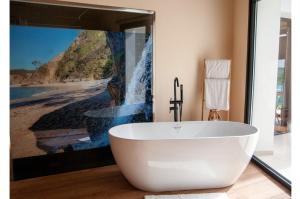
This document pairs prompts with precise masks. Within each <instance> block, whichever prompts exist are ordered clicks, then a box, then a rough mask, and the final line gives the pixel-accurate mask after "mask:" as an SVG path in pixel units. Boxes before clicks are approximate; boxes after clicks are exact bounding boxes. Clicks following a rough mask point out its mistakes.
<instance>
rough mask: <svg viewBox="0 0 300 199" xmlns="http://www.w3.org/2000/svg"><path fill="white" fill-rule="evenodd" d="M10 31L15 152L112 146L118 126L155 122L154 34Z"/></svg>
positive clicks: (30, 153)
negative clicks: (111, 136)
mask: <svg viewBox="0 0 300 199" xmlns="http://www.w3.org/2000/svg"><path fill="white" fill-rule="evenodd" d="M10 31H11V35H10V46H11V47H10V122H11V125H10V137H11V158H12V159H16V158H23V157H30V156H37V155H45V154H52V153H60V152H66V151H77V150H86V149H92V148H99V147H105V146H108V145H109V140H108V129H109V128H110V127H112V126H115V125H118V124H124V123H130V122H149V121H152V93H151V90H152V36H151V34H149V33H146V32H141V31H140V32H138V31H137V32H135V31H129V32H126V31H124V32H109V31H98V30H80V29H69V28H48V27H34V26H21V25H12V26H11V28H10ZM133 51H134V53H132V52H133Z"/></svg>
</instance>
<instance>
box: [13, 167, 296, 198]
mask: <svg viewBox="0 0 300 199" xmlns="http://www.w3.org/2000/svg"><path fill="white" fill-rule="evenodd" d="M208 192H226V193H227V194H228V197H229V198H230V199H252V198H253V199H286V198H291V197H290V192H289V191H288V190H286V189H285V188H284V187H282V186H281V185H280V184H279V183H277V182H276V181H274V180H273V179H272V178H271V177H269V176H268V175H267V174H265V173H264V172H263V171H262V170H261V169H260V168H258V167H257V166H255V165H254V164H252V163H251V164H249V166H248V167H247V169H246V170H245V172H244V173H243V174H242V176H241V177H240V178H239V180H238V182H237V183H235V184H234V185H233V186H230V187H226V188H222V189H207V190H192V191H191V190H190V191H180V192H163V193H159V194H176V193H208ZM147 194H158V193H150V192H144V191H140V190H138V189H135V188H134V187H132V186H131V185H130V184H129V183H128V182H127V181H126V180H125V178H124V177H123V176H122V174H121V173H120V171H119V169H118V167H117V166H116V165H112V166H106V167H100V168H94V169H87V170H81V171H75V172H69V173H63V174H58V175H52V176H45V177H39V178H33V179H27V180H21V181H16V182H11V199H23V198H26V199H27V198H29V199H72V198H74V199H75V198H76V199H82V198H97V199H102V198H103V199H119V198H121V199H122V198H124V199H127V198H128V199H142V198H144V195H147Z"/></svg>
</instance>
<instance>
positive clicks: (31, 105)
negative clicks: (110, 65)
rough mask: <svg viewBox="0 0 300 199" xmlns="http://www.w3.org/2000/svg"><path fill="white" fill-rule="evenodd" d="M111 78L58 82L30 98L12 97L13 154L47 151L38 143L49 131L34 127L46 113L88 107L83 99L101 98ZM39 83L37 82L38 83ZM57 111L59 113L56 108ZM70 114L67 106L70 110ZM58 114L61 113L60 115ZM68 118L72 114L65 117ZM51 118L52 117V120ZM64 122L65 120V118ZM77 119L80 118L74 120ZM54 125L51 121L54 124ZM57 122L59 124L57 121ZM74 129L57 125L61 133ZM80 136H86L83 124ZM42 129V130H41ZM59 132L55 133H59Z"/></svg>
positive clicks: (32, 154) (17, 155) (29, 154)
mask: <svg viewBox="0 0 300 199" xmlns="http://www.w3.org/2000/svg"><path fill="white" fill-rule="evenodd" d="M108 81H109V79H103V80H97V81H81V82H69V83H54V84H48V85H38V86H47V88H50V90H49V91H47V92H42V93H39V94H36V95H34V96H32V97H30V98H22V99H17V100H11V102H10V106H11V108H10V124H11V125H10V132H11V134H10V139H11V148H12V149H13V150H11V157H12V158H21V157H28V156H36V155H43V154H46V152H45V151H44V150H41V149H40V148H39V147H37V139H38V138H39V136H38V134H42V136H43V134H46V133H44V132H46V131H44V132H43V131H34V130H31V129H30V128H31V127H32V126H33V125H34V124H35V123H36V122H37V121H38V120H39V119H40V118H41V117H42V116H44V115H46V114H49V113H54V114H53V115H52V116H51V117H52V118H53V119H55V117H56V115H55V114H64V110H63V109H64V107H67V106H72V108H73V109H74V110H76V109H77V110H78V111H80V110H81V111H84V110H82V109H84V107H81V104H80V102H83V101H87V100H89V99H93V98H95V99H97V96H101V94H103V92H104V91H105V89H106V85H107V82H108ZM35 86H37V85H35ZM60 110H61V111H60ZM55 111H56V112H57V113H56V112H55ZM65 114H67V109H66V113H65ZM57 117H60V116H59V115H57ZM65 119H66V121H65V122H68V121H67V120H70V119H71V118H68V117H65ZM49 122H51V121H49ZM62 122H64V121H62ZM74 122H76V121H74ZM50 125H51V124H50ZM53 125H54V126H55V124H53ZM71 130H72V129H68V128H64V129H57V130H56V132H57V134H59V133H62V134H65V133H66V132H68V131H69V132H70V131H71ZM78 131H80V135H79V137H78V136H77V137H76V139H79V138H80V136H81V137H85V136H86V135H87V134H86V130H85V129H84V128H79V129H78ZM37 132H38V133H37ZM57 134H56V135H55V136H57Z"/></svg>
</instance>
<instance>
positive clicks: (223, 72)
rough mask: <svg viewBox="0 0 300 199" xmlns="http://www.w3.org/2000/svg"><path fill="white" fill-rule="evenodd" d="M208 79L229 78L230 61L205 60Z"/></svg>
mask: <svg viewBox="0 0 300 199" xmlns="http://www.w3.org/2000/svg"><path fill="white" fill-rule="evenodd" d="M205 69H206V71H205V76H206V78H229V71H230V60H228V59H208V60H205Z"/></svg>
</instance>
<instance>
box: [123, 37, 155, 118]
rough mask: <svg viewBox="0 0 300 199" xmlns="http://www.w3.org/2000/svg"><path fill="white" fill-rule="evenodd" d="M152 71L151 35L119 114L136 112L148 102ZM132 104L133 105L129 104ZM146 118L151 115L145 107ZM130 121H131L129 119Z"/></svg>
mask: <svg viewBox="0 0 300 199" xmlns="http://www.w3.org/2000/svg"><path fill="white" fill-rule="evenodd" d="M151 72H152V35H150V36H149V38H148V41H147V42H146V44H145V47H144V49H143V52H142V55H141V59H140V60H139V62H138V63H137V65H136V67H135V69H134V72H133V76H132V78H131V80H130V82H129V85H128V88H127V90H126V94H125V102H124V104H123V105H122V106H121V107H120V109H119V113H118V116H120V115H125V114H126V115H128V112H132V113H135V112H137V109H140V108H141V105H145V103H146V92H147V91H149V90H150V91H149V92H151V78H152V76H151ZM127 105H132V106H127ZM143 109H144V112H145V115H146V118H147V116H148V115H149V113H148V111H151V110H148V108H147V107H146V106H144V107H143ZM128 122H129V121H128Z"/></svg>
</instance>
